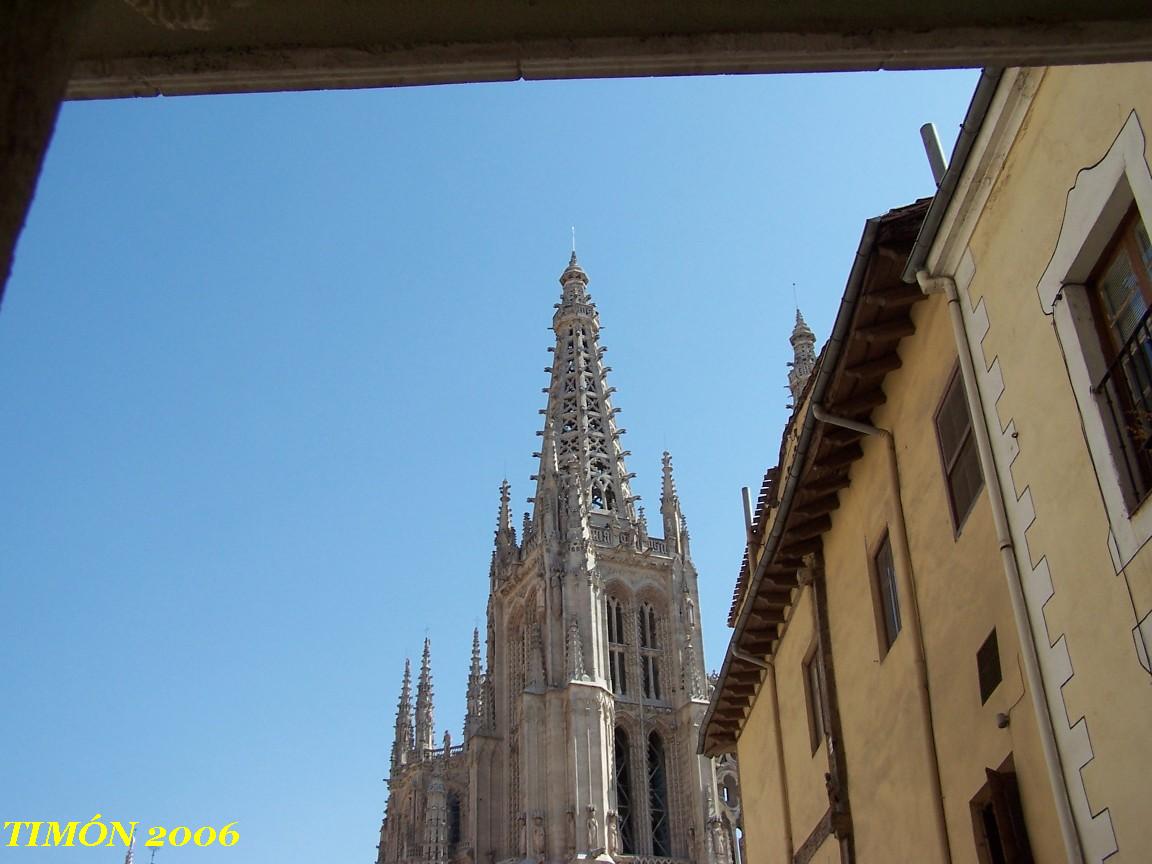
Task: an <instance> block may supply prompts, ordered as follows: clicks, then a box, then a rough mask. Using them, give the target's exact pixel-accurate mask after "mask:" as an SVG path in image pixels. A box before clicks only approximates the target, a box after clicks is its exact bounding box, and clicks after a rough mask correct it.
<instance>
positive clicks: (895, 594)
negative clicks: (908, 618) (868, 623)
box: [868, 529, 904, 662]
mask: <svg viewBox="0 0 1152 864" xmlns="http://www.w3.org/2000/svg"><path fill="white" fill-rule="evenodd" d="M885 547H887V549H888V560H889V562H890V563H891V567H892V583H891V587H892V603H893V612H894V618H895V631H894V632H891V633H890V632H889V630H888V602H887V600H886V599H885V596H884V584H883V583H884V577H883V574H882V573H881V570H880V555H881V553H882V552H883V551H884V549H885ZM868 576H869V581H870V582H871V586H872V609H873V612H874V613H875V618H876V645H877V648H878V650H879V652H880V661H881V662H883V661H884V658H885V657H887V656H888V652H889V651H891V650H892V646H893V645H895V644H896V639H897V638H898V637H899V636H900V633H901V631H902V630H903V629H904V616H903V614H902V613H901V610H900V586H899V582H898V579H897V577H896V557H895V555H893V554H892V534H891V532H889V531H888V530H887V529H886V530H885V531H884V533H883V534H882V535H880V540H879V541H878V542H877V543H876V545H875V546H874V547H873V548H872V549H871V550H869V555H868Z"/></svg>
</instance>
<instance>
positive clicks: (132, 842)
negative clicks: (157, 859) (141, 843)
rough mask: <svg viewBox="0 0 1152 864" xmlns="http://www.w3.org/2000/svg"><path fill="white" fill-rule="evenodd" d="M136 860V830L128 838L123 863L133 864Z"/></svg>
mask: <svg viewBox="0 0 1152 864" xmlns="http://www.w3.org/2000/svg"><path fill="white" fill-rule="evenodd" d="M135 860H136V831H135V830H133V831H132V836H131V837H129V838H128V851H127V852H126V853H125V854H124V864H133V862H134V861H135Z"/></svg>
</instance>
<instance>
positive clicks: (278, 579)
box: [0, 72, 976, 864]
mask: <svg viewBox="0 0 1152 864" xmlns="http://www.w3.org/2000/svg"><path fill="white" fill-rule="evenodd" d="M975 82H976V73H975V72H953V73H931V74H927V73H925V74H908V73H901V74H891V73H889V74H875V75H872V74H870V75H865V74H858V75H821V76H809V77H792V76H780V77H764V78H761V77H755V78H754V77H743V78H701V79H676V80H637V81H601V82H557V83H532V84H526V83H518V84H501V85H483V86H481V85H470V86H466V87H437V88H417V89H407V90H389V91H375V92H342V93H311V94H278V95H265V96H227V97H210V98H203V97H201V98H183V99H152V100H139V101H121V102H100V103H74V104H68V105H66V106H65V107H64V110H63V112H62V115H61V118H60V123H59V127H58V129H57V133H56V137H55V140H54V142H53V144H52V148H51V151H50V153H49V155H48V159H47V162H46V165H45V169H44V173H43V177H42V180H41V183H40V187H39V191H38V193H37V197H36V200H35V203H34V206H33V208H32V212H31V216H30V218H29V222H28V226H27V228H26V230H25V232H24V235H23V238H22V240H21V242H20V246H19V249H18V254H17V259H16V268H15V272H14V275H13V278H12V280H11V283H10V284H9V287H8V293H7V296H6V298H5V301H4V305H3V308H2V309H0V602H2V604H3V609H4V612H5V615H4V621H5V623H4V626H3V627H2V628H0V668H2V669H3V677H4V688H3V689H4V700H5V710H4V711H3V712H2V714H0V740H3V742H4V746H3V747H2V748H0V777H3V782H2V783H0V820H14V819H20V820H62V821H66V820H72V819H76V820H80V821H85V820H87V819H89V818H90V817H91V816H93V815H94V814H96V813H101V814H103V815H104V816H105V817H106V818H107V819H109V820H111V819H123V820H129V819H137V820H140V821H141V822H142V824H144V825H151V824H164V825H169V826H172V825H189V826H192V827H196V826H198V825H204V824H211V825H216V826H219V825H221V824H223V823H225V822H229V821H232V820H239V829H240V832H241V841H240V843H239V845H237V846H236V847H233V848H232V849H218V848H213V849H196V848H194V847H186V848H184V849H164V850H161V851H160V852H159V854H157V856H156V860H157V862H162V864H168V862H199V864H212V862H223V861H231V862H240V861H242V862H244V864H273V862H275V864H283V862H285V861H340V862H361V864H370V862H371V861H373V859H374V855H375V850H374V848H373V847H374V845H375V843H376V832H377V829H378V826H379V821H380V818H381V813H382V809H383V806H384V801H385V797H386V790H385V786H384V784H383V783H382V782H381V778H382V777H384V775H385V774H386V773H387V760H388V750H389V746H390V744H391V735H392V723H393V718H394V711H395V706H396V697H397V693H398V688H399V683H400V674H401V670H402V668H403V663H404V657H405V656H406V655H414V656H418V653H419V650H420V645H421V640H422V639H423V638H424V635H425V633H427V634H428V635H430V636H431V638H432V642H433V668H434V674H435V684H436V694H437V726H438V731H437V735H438V737H439V735H440V734H442V731H443V729H444V727H445V726H447V727H448V728H450V729H451V730H452V732H453V735H454V737H456V738H457V739H458V737H459V734H460V726H461V722H462V719H463V695H464V692H463V691H464V682H465V677H466V672H467V664H468V659H469V645H470V639H471V631H472V627H473V626H474V625H477V624H480V625H482V624H483V616H484V604H485V598H486V593H487V586H488V560H489V553H490V550H491V543H492V531H493V529H494V527H495V520H496V508H497V501H498V486H499V484H500V481H501V479H502V478H503V477H505V476H507V477H508V479H509V481H510V482H511V483H512V487H513V501H514V503H516V506H517V512H519V511H522V510H523V509H525V507H526V505H525V504H524V499H525V498H526V497H527V496H528V495H529V494H530V493H531V486H530V484H529V482H528V475H529V474H531V473H533V472H534V470H535V465H534V463H533V460H532V459H531V453H532V451H533V450H534V449H536V448H537V444H538V439H537V438H536V436H535V435H534V432H535V430H536V429H538V428H540V425H539V420H540V418H539V416H538V414H537V411H538V409H540V408H542V407H543V405H544V396H543V394H542V393H541V392H540V391H541V388H542V387H544V386H546V385H547V381H548V378H547V375H546V374H545V373H544V371H543V367H544V366H545V365H547V363H548V358H549V355H548V354H547V352H546V348H547V346H548V345H549V344H551V333H550V332H549V331H548V330H547V329H546V328H547V325H548V323H549V320H550V316H551V313H552V304H553V303H554V302H555V301H556V300H557V299H558V293H559V285H558V284H557V281H556V280H557V277H558V276H559V274H560V272H561V270H562V269H563V267H564V265H565V264H566V262H567V259H568V254H569V227H570V226H572V225H575V226H576V229H577V240H578V249H579V255H580V260H581V263H582V264H583V265H584V267H585V269H586V270H587V271H588V273H589V275H590V277H591V280H592V281H591V285H590V289H591V292H592V295H593V297H594V298H595V299H596V301H597V303H598V305H599V307H600V310H601V316H602V320H603V322H604V325H605V327H604V332H603V344H605V345H606V346H607V347H608V349H609V353H608V355H607V359H608V361H609V362H610V364H611V366H612V367H613V372H612V373H611V375H610V382H611V383H612V384H613V385H614V386H615V387H616V388H617V391H618V392H617V394H616V397H615V401H616V404H617V405H619V406H620V407H621V408H622V413H621V415H620V418H619V420H620V423H621V425H622V426H624V427H625V428H627V429H628V434H627V435H626V436H625V438H624V443H625V445H626V447H627V448H628V449H629V450H631V451H632V453H633V454H634V455H632V456H631V457H630V459H629V468H630V470H632V471H635V472H636V473H637V474H638V477H637V478H636V480H635V485H634V487H633V488H634V491H635V492H636V493H637V494H640V495H642V496H643V498H644V500H645V501H646V502H647V503H648V504H649V505H650V506H651V507H652V509H655V507H656V502H657V501H658V499H659V474H660V472H659V465H660V453H661V451H662V450H664V449H668V450H671V451H672V454H673V458H674V462H675V466H676V477H677V483H678V486H679V490H680V495H681V500H682V503H683V506H684V509H685V512H686V514H687V517H688V523H689V527H690V530H691V533H692V542H693V551H694V557H695V561H696V564H697V567H698V569H699V571H700V574H701V579H700V584H701V594H702V598H701V599H702V611H703V615H704V625H705V635H706V638H707V642H706V649H707V657H708V662H709V666H710V667H716V666H718V665H719V662H720V660H721V658H722V657H723V652H724V648H725V645H726V644H727V639H728V631H727V628H726V626H725V619H726V615H727V610H728V601H729V598H730V595H731V590H732V585H733V582H734V580H735V576H736V572H737V567H738V565H739V562H740V556H741V542H742V531H743V528H742V515H741V505H740V497H739V493H740V487H741V486H742V485H749V486H752V487H753V489H754V490H755V488H756V487H758V485H759V482H760V478H761V477H762V475H763V472H764V469H765V468H766V467H768V465H769V464H770V463H772V462H773V461H774V460H775V458H776V455H777V448H778V443H779V436H780V431H781V428H782V426H783V424H784V421H785V419H786V411H785V405H786V402H787V399H786V393H785V390H784V384H785V376H786V373H787V369H786V367H785V362H786V360H787V359H789V357H790V349H789V346H788V343H787V337H788V335H789V333H790V331H791V327H792V320H793V299H792V298H793V289H792V285H793V283H795V284H796V291H797V293H798V296H799V301H800V304H801V306H802V308H803V310H804V313H805V315H806V317H807V318H808V321H809V323H810V324H811V325H812V328H813V329H814V331H815V332H816V334H817V335H818V336H819V337H820V338H821V340H822V339H823V338H824V337H825V336H826V335H827V332H828V330H829V328H830V325H831V322H832V318H833V315H834V314H835V309H836V304H837V302H838V300H839V297H840V294H841V292H842V290H843V287H844V283H845V280H846V278H847V274H848V270H849V267H850V265H851V261H852V254H853V252H854V251H855V248H856V245H857V243H858V241H859V237H860V233H861V230H862V228H863V222H864V220H865V219H866V218H868V217H869V216H873V215H876V214H878V213H882V212H884V211H885V210H887V209H889V208H891V207H895V206H899V205H902V204H906V203H908V202H910V201H912V200H914V199H916V198H918V197H921V196H925V195H928V194H930V193H931V191H932V189H933V184H932V180H931V174H930V172H929V169H928V166H927V163H926V161H925V158H924V155H923V151H922V148H921V144H920V139H919V135H918V128H919V125H920V123H922V122H924V121H926V120H932V121H935V122H937V123H938V124H939V127H940V132H941V137H942V138H943V139H944V142H945V146H946V148H947V149H950V148H951V145H952V142H953V141H954V139H955V136H956V133H957V131H958V126H959V123H960V120H961V118H962V116H963V112H964V109H965V108H966V106H967V103H968V99H969V97H970V95H971V91H972V89H973V87H974V86H975ZM516 521H517V524H519V517H517V520H516ZM481 629H482V630H483V627H481ZM3 854H4V856H5V860H12V861H14V862H18V861H22V860H24V859H25V858H27V859H29V860H31V859H32V858H35V859H36V860H37V861H48V862H78V864H79V862H98V861H100V862H119V861H121V860H122V859H123V849H86V848H75V849H50V850H36V851H32V850H29V849H15V850H6V851H5V852H4V853H3ZM137 861H138V862H141V864H144V862H146V861H147V856H146V855H138V857H137Z"/></svg>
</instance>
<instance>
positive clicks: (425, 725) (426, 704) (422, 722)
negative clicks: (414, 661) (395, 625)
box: [416, 637, 434, 758]
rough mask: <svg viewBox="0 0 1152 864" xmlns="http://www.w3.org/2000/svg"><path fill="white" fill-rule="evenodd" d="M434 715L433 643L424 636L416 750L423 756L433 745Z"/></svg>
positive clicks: (417, 687) (417, 691)
mask: <svg viewBox="0 0 1152 864" xmlns="http://www.w3.org/2000/svg"><path fill="white" fill-rule="evenodd" d="M433 726H434V721H433V716H432V643H431V641H430V640H429V639H428V638H427V637H425V638H424V656H423V657H422V658H421V659H420V681H419V682H418V683H417V685H416V752H417V754H418V757H417V758H423V755H424V751H425V750H430V749H431V748H432V747H433V746H434V745H433V741H432V738H433V735H434V731H433Z"/></svg>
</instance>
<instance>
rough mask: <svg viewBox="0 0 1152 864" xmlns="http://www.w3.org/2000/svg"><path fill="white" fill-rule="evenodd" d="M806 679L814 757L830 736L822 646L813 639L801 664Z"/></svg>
mask: <svg viewBox="0 0 1152 864" xmlns="http://www.w3.org/2000/svg"><path fill="white" fill-rule="evenodd" d="M800 672H801V675H802V677H803V678H804V701H805V703H806V704H807V707H808V712H807V713H808V739H809V742H810V743H811V745H812V755H813V756H815V755H816V752H817V751H818V750H819V749H820V745H821V744H823V743H824V739H825V738H826V737H827V735H828V723H827V720H826V718H825V717H824V679H823V675H822V673H821V670H820V645H819V643H818V642H817V641H816V640H815V639H813V640H812V645H811V647H810V648H809V649H808V653H807V654H805V655H804V660H803V662H802V663H801V664H800Z"/></svg>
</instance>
